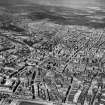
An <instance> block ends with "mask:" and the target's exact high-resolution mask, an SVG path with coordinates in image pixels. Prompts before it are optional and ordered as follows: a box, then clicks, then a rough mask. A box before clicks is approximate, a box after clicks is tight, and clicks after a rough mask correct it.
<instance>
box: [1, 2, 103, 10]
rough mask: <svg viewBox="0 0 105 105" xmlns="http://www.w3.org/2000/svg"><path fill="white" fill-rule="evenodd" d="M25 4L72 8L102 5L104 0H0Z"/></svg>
mask: <svg viewBox="0 0 105 105" xmlns="http://www.w3.org/2000/svg"><path fill="white" fill-rule="evenodd" d="M19 3H20V4H21V3H23V4H25V3H38V4H44V5H56V6H65V7H74V8H85V7H88V6H104V7H105V0H0V4H1V5H2V4H5V5H8V4H19Z"/></svg>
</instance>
